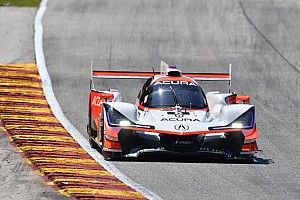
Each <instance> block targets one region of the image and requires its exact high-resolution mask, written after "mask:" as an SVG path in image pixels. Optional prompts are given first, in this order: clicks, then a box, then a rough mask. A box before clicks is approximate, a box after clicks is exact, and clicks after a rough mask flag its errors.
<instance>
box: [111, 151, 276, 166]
mask: <svg viewBox="0 0 300 200" xmlns="http://www.w3.org/2000/svg"><path fill="white" fill-rule="evenodd" d="M115 161H125V162H172V163H218V164H256V165H257V164H260V165H269V164H273V163H274V161H273V160H272V159H266V158H261V157H255V158H252V159H245V158H226V157H224V156H222V155H210V154H200V155H199V154H196V155H188V154H187V155H177V154H170V153H163V154H162V153H159V154H156V153H144V154H141V155H140V156H139V157H138V158H119V159H117V160H115Z"/></svg>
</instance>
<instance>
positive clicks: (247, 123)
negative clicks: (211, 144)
mask: <svg viewBox="0 0 300 200" xmlns="http://www.w3.org/2000/svg"><path fill="white" fill-rule="evenodd" d="M254 114H255V113H254V107H252V108H250V109H249V110H248V111H247V112H245V113H244V114H243V115H241V116H239V117H238V118H237V119H236V120H234V121H233V122H232V123H230V124H228V125H226V126H216V127H209V128H208V129H209V130H218V129H227V128H239V129H251V128H253V125H254Z"/></svg>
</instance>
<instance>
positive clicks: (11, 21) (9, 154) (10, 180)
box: [0, 7, 65, 200]
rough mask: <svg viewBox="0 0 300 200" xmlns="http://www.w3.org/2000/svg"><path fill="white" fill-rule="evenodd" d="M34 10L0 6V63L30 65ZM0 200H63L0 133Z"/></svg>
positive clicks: (32, 59)
mask: <svg viewBox="0 0 300 200" xmlns="http://www.w3.org/2000/svg"><path fill="white" fill-rule="evenodd" d="M35 12H36V9H35V8H23V7H22V8H16V7H0V63H1V64H2V63H3V64H4V63H34V62H35V58H34V51H33V19H34V16H35ZM0 199H3V200H8V199H23V200H35V199H36V200H54V199H65V197H63V196H62V195H59V194H58V193H57V192H55V191H54V190H53V189H52V188H51V187H50V186H47V185H45V182H44V181H43V180H42V178H41V177H40V176H39V175H37V174H36V173H35V172H33V170H32V169H31V168H30V166H29V165H28V164H27V163H26V162H25V161H24V159H22V157H21V155H20V154H19V153H16V152H15V148H14V147H13V146H12V145H11V144H10V143H9V141H8V138H7V137H6V136H5V134H3V132H2V130H0Z"/></svg>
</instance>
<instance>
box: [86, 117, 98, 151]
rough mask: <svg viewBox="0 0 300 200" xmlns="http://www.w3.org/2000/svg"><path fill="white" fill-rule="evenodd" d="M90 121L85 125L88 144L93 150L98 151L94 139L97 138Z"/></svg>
mask: <svg viewBox="0 0 300 200" xmlns="http://www.w3.org/2000/svg"><path fill="white" fill-rule="evenodd" d="M90 122H91V120H89V124H88V125H87V132H88V135H89V143H90V146H91V147H92V148H93V149H99V146H98V144H97V143H96V142H95V138H96V137H97V131H95V130H93V128H92V127H91V125H90V124H91V123H90Z"/></svg>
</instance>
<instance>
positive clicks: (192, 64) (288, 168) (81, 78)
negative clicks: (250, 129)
mask: <svg viewBox="0 0 300 200" xmlns="http://www.w3.org/2000/svg"><path fill="white" fill-rule="evenodd" d="M299 19H300V2H299V1H296V0H294V1H292V0H270V1H264V0H255V1H232V0H216V1H209V0H206V1H205V0H201V1H199V0H189V1H188V0H186V1H180V0H167V1H162V0H130V1H129V0H128V1H124V0H123V1H122V0H89V1H84V0H68V1H59V0H49V3H48V10H47V12H46V15H45V18H44V29H45V35H44V51H45V56H46V64H47V69H48V71H49V73H50V77H51V79H52V83H53V89H54V92H55V95H56V97H57V99H58V101H59V103H60V105H61V107H62V110H63V111H64V113H65V114H66V116H67V117H68V118H69V120H70V121H71V122H72V123H73V124H74V125H75V127H76V128H77V129H78V130H79V131H80V132H81V133H82V134H83V135H84V136H85V137H86V136H87V135H86V131H85V129H86V122H87V95H88V89H89V88H88V87H89V73H90V72H89V70H90V69H89V62H90V60H91V59H92V60H93V61H94V66H95V68H97V69H99V70H103V69H105V70H128V71H130V70H137V71H138V70H140V71H141V70H151V66H155V69H156V70H159V68H158V65H159V62H160V60H164V61H166V62H168V63H172V64H176V65H177V66H179V68H180V69H182V70H184V71H194V72H197V71H199V72H200V71H201V72H210V71H221V72H224V71H226V70H227V68H226V66H227V65H228V64H229V63H232V64H233V87H232V88H233V90H234V91H236V92H237V93H238V94H243V95H250V96H251V97H252V99H251V101H252V103H253V104H255V105H256V116H257V117H256V119H257V123H258V128H259V131H260V141H259V147H260V148H261V149H262V150H263V152H261V153H259V155H258V157H259V159H258V160H259V163H258V164H242V163H222V162H197V160H194V161H188V162H179V161H178V160H173V161H172V159H171V160H169V159H168V161H167V162H158V160H156V159H154V160H153V161H152V162H149V160H148V162H144V161H131V162H129V161H122V162H113V164H114V165H115V166H116V167H118V168H119V169H120V170H121V171H122V172H124V173H125V174H126V175H128V176H129V177H130V178H132V179H133V180H135V181H136V182H137V183H139V184H141V185H143V186H145V187H146V188H148V189H149V190H151V191H153V192H155V193H156V194H157V195H159V196H160V197H162V198H164V199H298V198H299V195H300V189H299V188H300V178H299V176H300V172H299V165H300V162H299V160H300V159H299V144H300V140H299V110H300V109H299V99H300V95H299V84H298V81H299V78H300V77H299V70H300V66H299V60H300V39H299V33H300V20H299ZM96 66H97V67H96ZM221 66H222V67H221ZM141 84H142V81H103V82H100V83H99V88H103V89H105V88H107V87H109V88H115V89H119V90H120V91H121V93H122V94H123V98H124V99H125V100H128V101H131V102H134V101H135V98H136V95H137V92H138V88H139V86H140V85H141ZM202 85H203V89H204V90H205V91H206V92H207V91H210V90H217V89H218V88H219V87H220V88H221V90H222V91H225V90H226V86H223V85H222V84H219V83H216V84H207V83H203V84H202Z"/></svg>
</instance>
